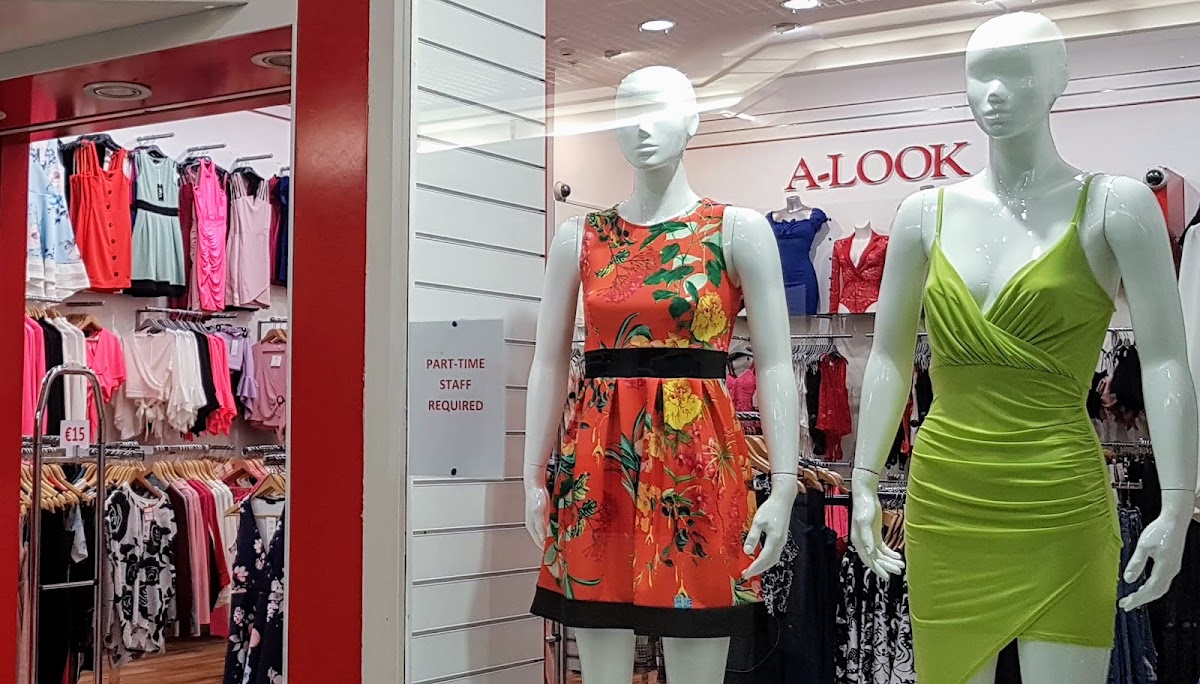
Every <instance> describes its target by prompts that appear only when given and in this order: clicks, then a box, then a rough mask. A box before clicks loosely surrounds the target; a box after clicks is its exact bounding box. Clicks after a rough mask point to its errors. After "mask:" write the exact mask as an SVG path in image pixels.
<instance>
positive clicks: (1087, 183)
mask: <svg viewBox="0 0 1200 684" xmlns="http://www.w3.org/2000/svg"><path fill="white" fill-rule="evenodd" d="M1098 175H1100V174H1097V173H1093V174H1092V175H1090V176H1088V177H1087V179H1085V180H1084V181H1083V189H1082V190H1080V191H1079V201H1077V202H1076V203H1075V215H1074V216H1072V217H1071V230H1076V229H1078V228H1079V222H1080V221H1082V220H1083V213H1084V211H1085V210H1086V209H1087V200H1088V189H1089V188H1091V187H1092V181H1093V180H1095V178H1096V176H1098Z"/></svg>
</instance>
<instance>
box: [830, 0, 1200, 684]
mask: <svg viewBox="0 0 1200 684" xmlns="http://www.w3.org/2000/svg"><path fill="white" fill-rule="evenodd" d="M966 70H967V96H968V101H969V104H970V107H971V111H972V113H973V114H974V117H975V121H976V123H977V124H978V126H979V127H980V129H982V131H983V133H984V134H985V135H986V136H987V139H988V160H987V164H986V168H985V169H984V170H983V171H981V172H980V173H978V174H977V175H975V176H974V177H972V178H970V179H969V180H966V181H963V182H961V183H956V184H952V185H949V186H946V187H945V188H943V189H941V190H928V191H922V192H919V193H917V194H915V195H913V196H911V197H910V198H909V199H908V200H906V201H905V202H904V204H903V205H902V207H901V208H900V210H899V212H898V214H897V216H896V219H895V222H894V225H893V229H892V232H891V238H890V242H889V249H888V255H887V267H886V269H885V271H884V276H883V284H882V287H881V298H880V304H879V313H878V317H877V320H876V333H877V334H876V337H875V344H874V347H873V349H872V352H871V356H870V360H869V362H868V364H867V369H866V373H865V378H864V387H863V403H862V409H861V414H860V421H859V424H860V426H862V427H861V429H860V431H859V435H858V450H857V454H858V461H857V462H856V467H855V471H854V487H853V492H854V509H855V517H854V524H853V527H852V533H851V536H852V539H853V543H854V546H855V548H856V550H857V551H858V554H859V556H860V557H861V559H862V561H863V562H864V563H865V564H866V565H867V566H868V567H870V568H871V569H872V570H874V571H875V572H876V573H878V574H880V575H886V574H896V573H898V572H900V571H901V570H907V579H908V583H909V586H910V590H911V611H912V623H913V634H914V645H915V650H916V664H917V675H918V677H920V678H921V680H922V681H930V682H963V681H969V682H980V683H982V682H990V681H992V678H993V677H994V675H995V666H996V656H997V655H998V654H999V652H1000V651H1001V650H1002V649H1003V648H1004V647H1005V646H1006V645H1008V644H1009V642H1011V641H1012V640H1013V639H1016V640H1017V642H1018V650H1019V652H1020V667H1021V673H1022V678H1023V680H1024V681H1025V682H1026V683H1027V684H1037V683H1038V682H1068V683H1075V682H1079V683H1080V684H1084V683H1094V682H1101V681H1104V679H1105V676H1106V672H1107V668H1108V665H1109V661H1110V650H1111V647H1112V643H1113V624H1114V621H1113V615H1114V608H1115V606H1117V586H1116V583H1115V582H1114V578H1116V577H1117V576H1118V573H1119V572H1121V573H1123V579H1124V580H1125V581H1127V582H1133V581H1135V580H1137V579H1138V578H1139V577H1140V576H1141V575H1142V574H1143V572H1144V571H1146V570H1147V568H1150V572H1149V576H1148V579H1146V581H1145V584H1144V585H1142V586H1141V588H1140V589H1138V590H1136V591H1135V592H1133V593H1132V594H1131V595H1129V596H1126V597H1125V598H1123V599H1122V600H1121V601H1120V607H1121V608H1122V609H1124V610H1131V609H1134V608H1137V607H1139V606H1141V605H1144V604H1146V603H1148V602H1150V601H1153V600H1155V599H1157V598H1159V597H1161V596H1163V595H1164V594H1165V593H1166V592H1167V590H1168V588H1169V587H1170V584H1171V580H1172V579H1173V578H1174V576H1175V574H1176V573H1177V572H1178V571H1179V568H1180V559H1181V555H1182V553H1183V547H1184V541H1185V537H1186V533H1187V529H1188V525H1189V522H1190V520H1191V516H1192V510H1193V499H1194V486H1195V482H1196V447H1197V432H1196V431H1197V427H1196V421H1197V418H1196V397H1195V390H1194V387H1193V386H1192V383H1191V380H1190V374H1189V371H1188V364H1187V358H1186V350H1185V348H1184V334H1183V319H1182V314H1181V311H1180V304H1179V300H1178V298H1177V297H1176V296H1175V292H1176V284H1175V282H1174V280H1173V279H1172V276H1173V269H1172V268H1171V263H1172V262H1171V252H1170V248H1169V245H1168V238H1167V230H1166V226H1165V224H1164V220H1163V215H1162V212H1161V211H1160V209H1159V207H1158V205H1157V203H1156V201H1155V199H1154V196H1153V194H1152V193H1151V192H1150V191H1149V190H1148V189H1147V188H1146V187H1145V186H1144V185H1143V184H1142V183H1141V182H1139V181H1136V180H1134V179H1131V178H1126V177H1121V176H1112V175H1105V174H1093V173H1088V172H1085V171H1082V170H1080V169H1077V168H1075V167H1073V166H1071V165H1070V164H1068V163H1067V162H1066V161H1064V160H1063V158H1062V157H1061V156H1060V155H1059V153H1058V151H1057V150H1056V148H1055V144H1054V139H1053V137H1052V135H1051V130H1050V125H1049V113H1050V109H1051V106H1052V105H1053V104H1054V102H1055V101H1056V100H1057V99H1058V97H1059V96H1061V95H1062V94H1063V92H1064V90H1065V89H1066V86H1067V82H1068V70H1067V61H1066V47H1065V44H1064V41H1063V38H1062V35H1061V33H1060V31H1059V29H1058V27H1056V26H1055V24H1054V23H1053V22H1051V21H1050V20H1048V19H1046V18H1044V17H1041V16H1039V15H1036V14H1029V13H1014V14H1009V15H1005V16H1002V17H998V18H995V19H991V20H989V21H987V22H986V23H984V24H983V25H982V26H981V27H980V28H979V29H977V30H976V31H975V33H974V34H973V35H972V37H971V39H970V41H969V43H968V46H967V53H966ZM1119 285H1123V286H1124V292H1125V294H1126V297H1127V299H1128V303H1129V309H1130V313H1131V316H1132V320H1133V327H1134V329H1135V331H1136V333H1137V336H1138V343H1139V352H1140V355H1141V362H1142V373H1143V386H1144V388H1145V405H1146V413H1147V417H1148V418H1149V424H1150V430H1151V433H1152V436H1153V437H1154V445H1155V451H1156V457H1157V465H1158V473H1159V477H1160V479H1161V481H1162V512H1161V514H1160V515H1159V516H1158V517H1157V518H1156V519H1155V520H1153V521H1151V522H1149V524H1148V525H1147V526H1146V528H1145V530H1144V532H1142V534H1141V537H1140V540H1139V541H1138V543H1137V545H1136V548H1135V549H1134V550H1133V552H1132V554H1131V558H1130V560H1129V562H1128V564H1126V565H1125V567H1123V568H1119V559H1120V554H1121V541H1120V537H1119V535H1118V532H1117V530H1118V520H1117V513H1116V508H1115V505H1114V497H1113V495H1112V491H1111V487H1110V481H1109V477H1108V473H1107V471H1106V470H1105V467H1104V464H1103V460H1102V458H1101V454H1100V445H1099V441H1098V440H1097V438H1096V435H1095V432H1094V430H1093V428H1092V426H1091V424H1090V423H1089V421H1088V416H1087V411H1086V407H1085V397H1086V393H1087V388H1088V386H1089V385H1090V381H1091V378H1092V372H1093V370H1094V367H1095V363H1096V358H1097V356H1098V352H1099V350H1100V347H1101V344H1102V342H1103V340H1104V337H1105V334H1106V332H1107V325H1108V322H1109V320H1110V317H1111V314H1112V312H1113V310H1114V301H1115V299H1116V296H1117V290H1118V286H1119ZM922 305H924V309H925V320H926V326H927V329H928V331H929V340H930V345H931V347H932V349H933V363H932V367H931V375H932V378H933V383H934V392H935V397H936V398H935V400H934V404H933V407H932V409H931V411H930V413H929V414H928V416H927V417H926V419H925V422H924V424H923V425H922V428H921V431H920V433H919V434H918V437H917V443H916V446H915V448H914V454H913V464H912V470H911V473H910V482H909V489H908V505H907V510H906V532H905V543H906V554H907V556H906V559H905V560H902V559H901V557H900V555H899V554H898V553H896V552H895V551H893V550H892V549H891V548H889V547H888V545H886V544H885V543H884V539H883V535H882V531H881V520H882V517H883V516H882V511H881V505H880V500H879V495H878V493H877V492H878V485H879V479H880V478H879V473H880V472H881V468H882V466H883V462H884V459H885V458H886V457H887V452H888V449H889V447H890V445H891V443H892V441H893V438H894V436H895V432H894V430H893V429H892V428H890V427H889V426H894V425H895V423H896V419H897V418H898V417H899V415H900V413H901V410H902V409H903V408H904V403H905V400H906V398H907V393H908V389H909V386H910V377H909V373H908V370H907V369H908V360H909V359H911V358H912V355H913V351H914V345H915V344H916V341H917V326H918V321H919V317H920V312H921V309H922ZM1151 560H1152V561H1153V564H1152V566H1151V564H1150V563H1148V561H1151ZM905 562H907V568H905V567H904V566H905ZM947 597H954V600H947Z"/></svg>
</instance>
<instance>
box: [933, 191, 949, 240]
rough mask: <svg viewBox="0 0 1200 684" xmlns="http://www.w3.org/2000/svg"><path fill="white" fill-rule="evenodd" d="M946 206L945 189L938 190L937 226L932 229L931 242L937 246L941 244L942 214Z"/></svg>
mask: <svg viewBox="0 0 1200 684" xmlns="http://www.w3.org/2000/svg"><path fill="white" fill-rule="evenodd" d="M945 206H946V188H938V199H937V226H936V227H935V228H934V232H933V241H934V242H935V243H937V244H939V245H940V244H941V242H942V212H943V208H944V207H945Z"/></svg>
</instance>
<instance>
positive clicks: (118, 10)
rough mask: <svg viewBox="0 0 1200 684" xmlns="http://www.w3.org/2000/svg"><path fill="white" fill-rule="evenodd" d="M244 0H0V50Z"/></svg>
mask: <svg viewBox="0 0 1200 684" xmlns="http://www.w3.org/2000/svg"><path fill="white" fill-rule="evenodd" d="M246 1H247V0H0V17H3V19H2V20H0V53H2V52H8V51H10V50H20V49H21V48H27V47H31V46H34V45H44V44H46V43H54V42H57V41H60V40H68V39H70V38H78V37H79V36H86V35H91V34H94V33H101V32H103V31H111V30H113V29H119V28H125V27H127V26H136V25H138V24H145V23H147V22H151V21H158V20H160V19H169V18H171V17H178V16H182V15H185V14H194V13H197V12H204V11H207V10H211V9H216V8H218V7H227V6H230V5H244V4H246Z"/></svg>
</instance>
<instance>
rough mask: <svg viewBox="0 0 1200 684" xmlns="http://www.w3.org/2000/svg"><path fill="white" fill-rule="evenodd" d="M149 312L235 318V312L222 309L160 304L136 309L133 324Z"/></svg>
mask: <svg viewBox="0 0 1200 684" xmlns="http://www.w3.org/2000/svg"><path fill="white" fill-rule="evenodd" d="M149 314H171V315H174V316H190V317H192V318H196V319H205V318H237V314H236V313H233V312H224V311H212V312H209V311H196V310H195V309H168V308H166V307H161V306H148V307H146V308H144V309H138V310H137V313H136V314H135V317H136V319H137V320H136V321H135V322H134V324H135V325H137V324H138V323H141V322H142V317H143V316H147V315H149Z"/></svg>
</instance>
